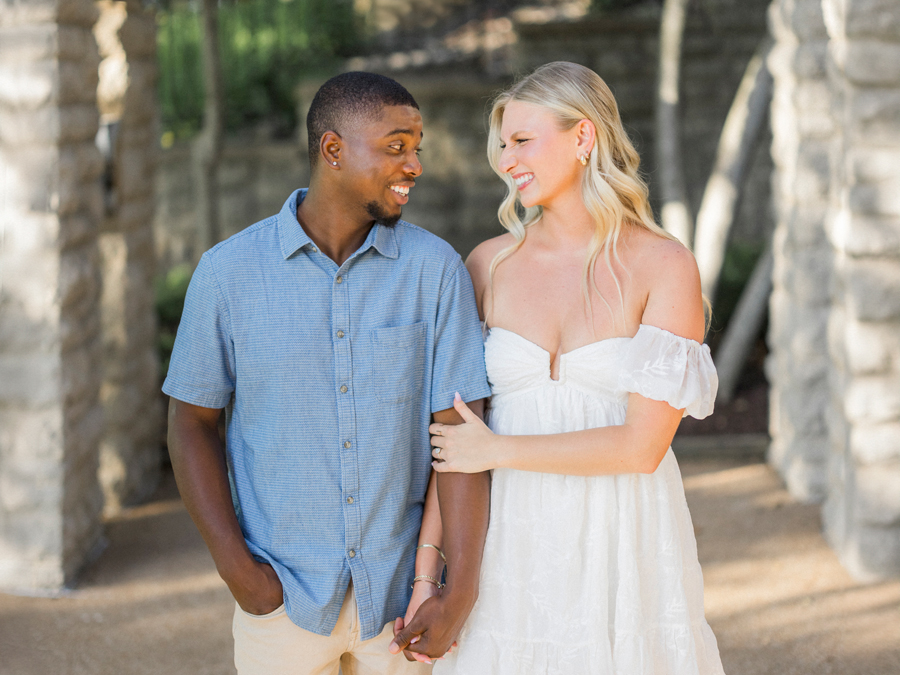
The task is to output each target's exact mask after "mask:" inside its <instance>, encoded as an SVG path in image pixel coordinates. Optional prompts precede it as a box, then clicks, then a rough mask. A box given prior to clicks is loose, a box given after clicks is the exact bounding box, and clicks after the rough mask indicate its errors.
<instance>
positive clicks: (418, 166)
mask: <svg viewBox="0 0 900 675" xmlns="http://www.w3.org/2000/svg"><path fill="white" fill-rule="evenodd" d="M403 170H404V171H405V172H406V175H408V176H412V177H413V178H416V177H418V176H421V175H422V162H420V161H419V156H418V155H417V154H415V153H413V155H412V157H411V158H409V159H408V160H407V162H406V166H404V167H403Z"/></svg>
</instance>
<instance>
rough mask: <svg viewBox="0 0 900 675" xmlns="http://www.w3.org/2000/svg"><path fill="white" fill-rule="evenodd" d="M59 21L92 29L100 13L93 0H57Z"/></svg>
mask: <svg viewBox="0 0 900 675" xmlns="http://www.w3.org/2000/svg"><path fill="white" fill-rule="evenodd" d="M56 4H57V8H58V9H57V18H58V20H59V23H61V24H68V25H72V26H80V27H83V28H87V29H90V28H91V27H93V25H94V23H95V22H96V21H97V16H98V14H99V12H98V10H97V7H96V6H95V5H94V3H93V0H56Z"/></svg>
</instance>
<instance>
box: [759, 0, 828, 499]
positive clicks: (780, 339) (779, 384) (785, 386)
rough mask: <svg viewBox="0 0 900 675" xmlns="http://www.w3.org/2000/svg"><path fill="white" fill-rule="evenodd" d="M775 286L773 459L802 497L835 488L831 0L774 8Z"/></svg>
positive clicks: (779, 2) (793, 1)
mask: <svg viewBox="0 0 900 675" xmlns="http://www.w3.org/2000/svg"><path fill="white" fill-rule="evenodd" d="M769 20H770V26H771V31H772V35H773V37H774V38H775V47H774V49H773V50H772V52H771V54H770V56H769V69H770V71H771V72H772V74H773V77H774V93H773V101H772V114H771V124H772V134H773V143H772V156H773V158H774V160H775V171H774V173H773V174H772V192H773V194H774V196H775V199H774V201H775V205H776V209H775V211H776V228H775V236H774V240H773V247H774V253H775V272H774V279H773V281H774V290H773V293H772V298H771V303H770V308H769V344H770V347H771V352H770V357H769V362H768V364H767V368H768V371H769V381H770V383H771V388H770V404H769V411H770V412H769V425H770V433H771V436H772V444H771V446H770V451H769V459H770V461H771V462H772V464H773V465H774V466H776V467H777V468H778V470H779V471H780V472H781V474H782V475H783V476H784V478H785V481H786V482H787V484H788V487H789V489H790V491H791V494H793V495H794V496H795V497H797V498H799V499H802V500H804V501H813V502H818V501H821V500H822V499H824V497H825V494H826V489H827V468H826V464H827V457H828V429H827V427H826V417H827V407H828V406H827V403H828V400H829V390H828V372H829V368H830V367H831V364H830V361H829V358H828V352H827V349H826V347H825V345H826V341H827V326H828V316H829V312H830V306H831V305H830V303H831V298H830V293H829V283H830V280H831V268H832V251H831V245H830V244H829V242H828V239H827V236H826V233H825V221H826V218H827V214H828V191H829V176H830V168H829V160H828V157H829V149H830V147H831V141H832V138H833V135H834V132H835V129H834V121H833V119H832V116H831V92H830V90H829V86H828V81H827V73H826V56H827V42H828V36H827V34H826V32H825V23H824V21H823V18H822V9H821V0H776V2H773V3H772V5H771V8H770V11H769Z"/></svg>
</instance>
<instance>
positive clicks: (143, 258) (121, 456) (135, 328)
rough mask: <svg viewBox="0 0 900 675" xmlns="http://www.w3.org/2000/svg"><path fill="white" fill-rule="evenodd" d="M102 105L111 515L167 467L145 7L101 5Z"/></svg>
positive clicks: (152, 57)
mask: <svg viewBox="0 0 900 675" xmlns="http://www.w3.org/2000/svg"><path fill="white" fill-rule="evenodd" d="M97 6H98V7H99V9H100V17H99V20H98V22H97V24H96V26H95V28H94V35H95V37H96V39H97V44H98V45H99V48H100V56H101V57H102V61H101V62H100V68H99V72H100V81H99V86H98V90H97V104H98V108H99V110H100V114H101V122H102V127H101V137H100V139H101V143H100V145H101V146H102V147H104V149H105V151H106V160H107V161H106V167H107V169H106V176H105V178H106V181H105V183H106V191H105V196H106V198H105V215H104V219H103V223H102V231H101V234H100V253H101V264H102V271H103V294H102V304H101V311H102V324H103V357H104V359H103V386H102V388H101V392H100V397H101V400H102V402H103V407H104V410H105V412H106V428H105V432H104V435H103V439H102V442H101V444H100V482H101V485H102V486H103V490H104V495H105V511H106V513H108V514H109V513H114V512H116V511H117V510H119V509H120V508H121V506H122V505H123V504H127V503H131V502H135V501H138V500H140V499H142V498H143V497H146V496H147V495H148V494H149V493H150V492H152V491H153V489H154V487H155V486H156V483H157V480H158V477H159V469H160V465H161V459H162V455H161V428H162V422H163V420H162V414H161V413H162V411H161V407H160V396H159V384H160V383H159V363H158V359H157V355H156V323H155V312H154V306H153V301H154V299H153V278H154V275H155V251H154V245H153V228H152V223H153V213H154V197H155V195H154V172H155V169H156V148H157V147H158V144H157V137H158V125H157V120H156V114H157V113H156V68H157V66H156V23H155V20H154V17H153V14H152V13H150V12H149V11H146V10H144V9H143V8H142V3H141V2H140V0H127V2H126V1H125V0H100V2H98V3H97Z"/></svg>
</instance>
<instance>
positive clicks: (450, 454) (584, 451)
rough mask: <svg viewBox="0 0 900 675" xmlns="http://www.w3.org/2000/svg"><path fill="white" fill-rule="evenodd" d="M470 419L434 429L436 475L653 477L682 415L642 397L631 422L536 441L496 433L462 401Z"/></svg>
mask: <svg viewBox="0 0 900 675" xmlns="http://www.w3.org/2000/svg"><path fill="white" fill-rule="evenodd" d="M455 405H456V409H457V410H458V411H459V413H460V414H461V415H462V416H463V419H465V420H466V423H465V424H462V425H458V426H443V425H439V424H432V425H431V432H432V434H436V435H435V436H434V437H433V438H432V439H431V440H432V444H433V445H434V447H436V448H440V452H437V451H435V452H434V453H433V454H434V457H435V459H436V460H437V461H435V462H434V463H433V465H434V469H435V471H438V472H440V473H443V472H445V471H456V472H461V473H476V472H479V471H486V470H487V469H498V468H503V469H518V470H519V471H538V472H541V473H559V474H566V475H570V476H603V475H611V474H620V473H653V472H654V471H656V467H657V466H659V463H660V462H661V461H662V459H663V457H664V456H665V454H666V451H667V450H668V449H669V445H670V444H671V443H672V437H673V436H674V435H675V430H676V429H677V428H678V423H679V422H680V421H681V415H682V411H681V410H676V409H675V408H673V407H672V406H670V405H669V404H668V403H665V402H663V401H654V400H652V399H649V398H645V397H643V396H641V395H639V394H631V395H630V396H629V397H628V412H627V414H626V416H625V423H624V424H621V425H617V426H609V427H600V428H597V429H585V430H583V431H569V432H566V433H561V434H544V435H536V436H501V435H499V434H495V433H493V432H492V431H491V430H490V429H488V428H487V426H486V425H485V424H484V423H483V422H481V419H480V418H479V417H478V416H477V415H475V414H474V413H472V412H471V411H469V409H468V408H466V404H465V403H463V402H462V401H457V402H456V403H455Z"/></svg>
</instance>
